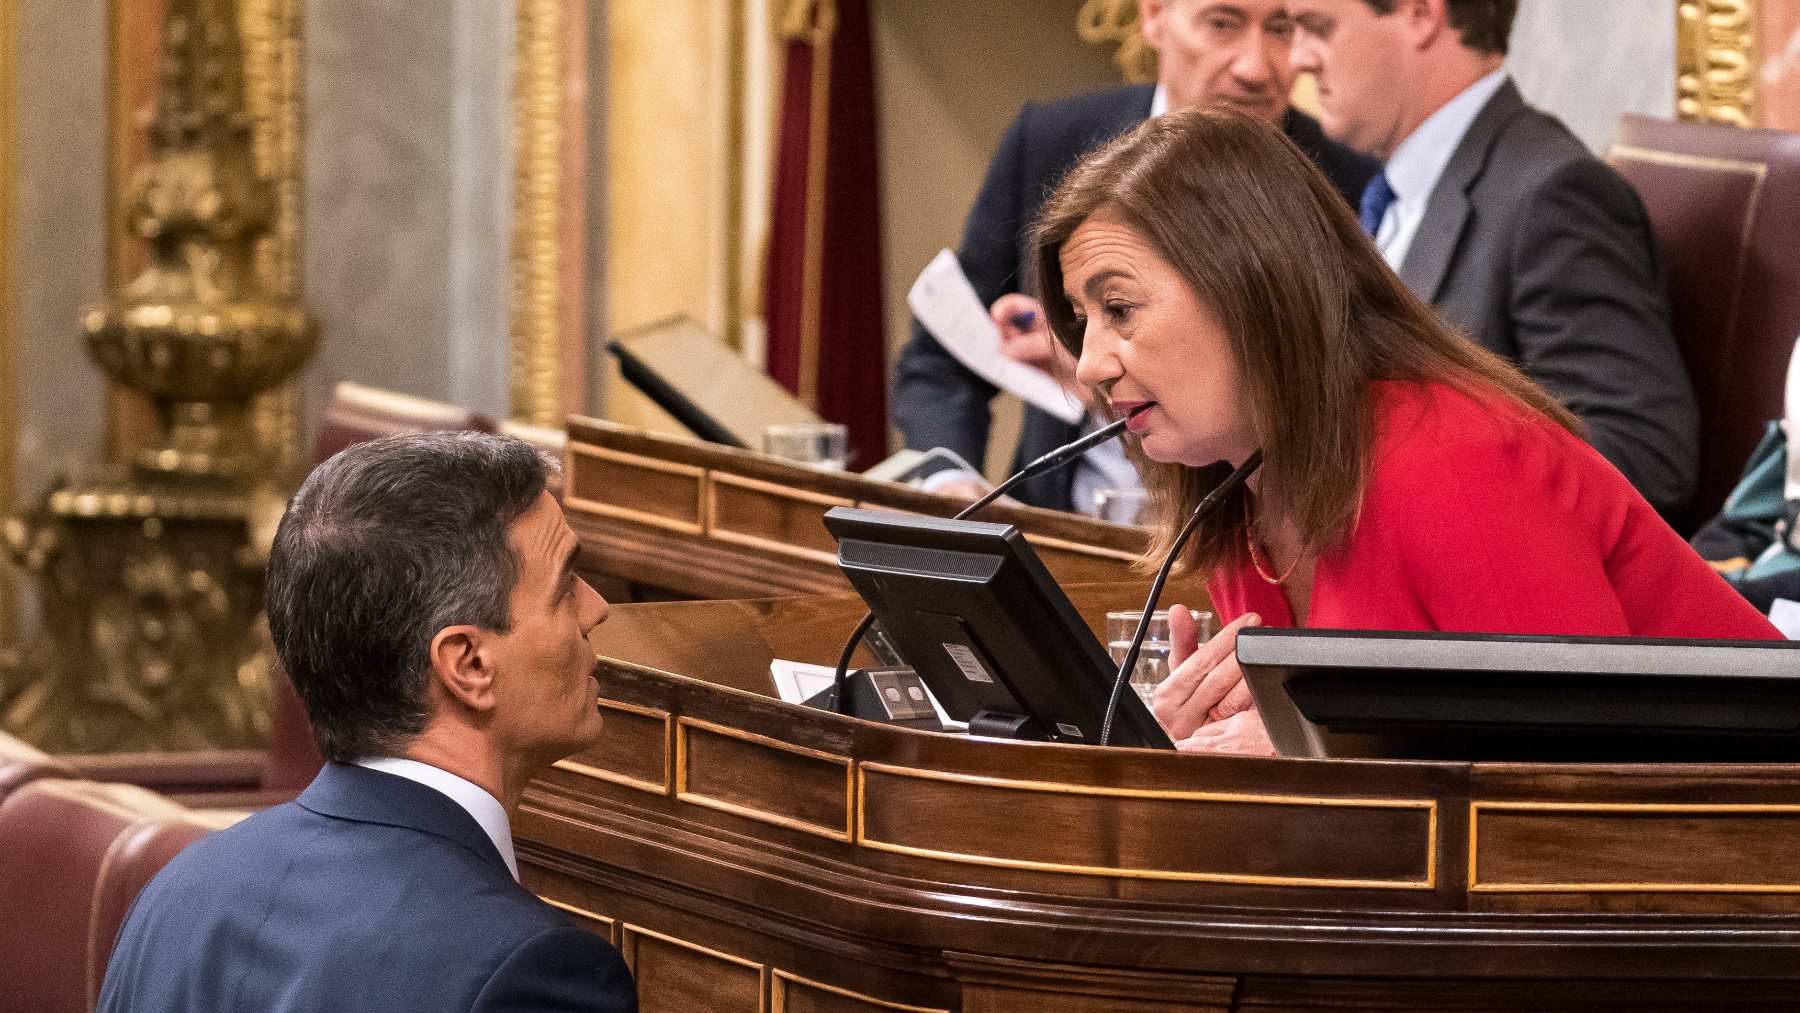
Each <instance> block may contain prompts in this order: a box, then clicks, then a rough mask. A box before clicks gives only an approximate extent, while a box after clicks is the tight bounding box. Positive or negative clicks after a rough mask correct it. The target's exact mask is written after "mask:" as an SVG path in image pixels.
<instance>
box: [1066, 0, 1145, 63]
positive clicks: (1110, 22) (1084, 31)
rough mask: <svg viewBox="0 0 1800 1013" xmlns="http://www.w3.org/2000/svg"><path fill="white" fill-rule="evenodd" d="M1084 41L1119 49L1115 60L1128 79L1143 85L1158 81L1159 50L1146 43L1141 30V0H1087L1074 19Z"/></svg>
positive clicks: (1076, 29) (1077, 30) (1114, 57)
mask: <svg viewBox="0 0 1800 1013" xmlns="http://www.w3.org/2000/svg"><path fill="white" fill-rule="evenodd" d="M1075 31H1076V32H1077V33H1078V34H1080V36H1081V41H1083V42H1093V43H1098V44H1101V45H1112V46H1117V47H1119V48H1118V52H1117V53H1115V54H1114V55H1113V60H1114V61H1115V62H1117V63H1118V65H1119V69H1120V70H1122V71H1124V72H1125V80H1126V81H1128V82H1131V83H1133V84H1142V83H1145V82H1149V81H1154V80H1156V51H1155V50H1153V49H1151V48H1150V47H1149V46H1148V45H1146V44H1145V43H1144V33H1143V32H1141V31H1139V30H1138V0H1085V2H1084V3H1082V5H1081V12H1080V13H1079V14H1077V15H1076V16H1075Z"/></svg>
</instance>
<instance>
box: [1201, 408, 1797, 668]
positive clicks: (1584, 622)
mask: <svg viewBox="0 0 1800 1013" xmlns="http://www.w3.org/2000/svg"><path fill="white" fill-rule="evenodd" d="M1375 405H1376V409H1375V410H1376V412H1377V413H1378V419H1377V427H1376V442H1375V466H1374V469H1373V471H1372V473H1371V475H1370V480H1369V486H1368V489H1367V491H1366V492H1365V494H1364V496H1363V503H1362V513H1361V516H1360V517H1359V518H1358V520H1357V523H1356V527H1355V529H1354V530H1353V531H1352V532H1351V534H1350V537H1349V538H1348V539H1346V540H1345V542H1344V543H1343V544H1341V545H1339V546H1337V547H1336V548H1334V549H1332V550H1331V551H1329V552H1326V553H1325V554H1323V555H1321V556H1320V557H1319V561H1318V566H1317V568H1316V569H1315V571H1314V574H1313V588H1312V600H1311V605H1310V609H1311V614H1310V615H1308V616H1307V617H1306V623H1305V625H1307V626H1310V627H1318V628H1322V629H1368V630H1444V631H1450V632H1460V633H1538V634H1565V635H1588V636H1633V637H1693V638H1741V639H1780V638H1781V634H1780V632H1779V631H1777V630H1776V629H1775V627H1774V626H1773V625H1771V624H1770V623H1769V621H1768V620H1767V619H1766V618H1764V617H1763V616H1762V614H1761V613H1759V612H1757V611H1756V609H1755V608H1754V607H1753V606H1751V605H1750V603H1749V602H1747V601H1745V600H1744V599H1743V598H1742V597H1741V596H1740V595H1739V594H1738V593H1737V592H1736V591H1734V590H1732V589H1731V587H1730V586H1729V585H1727V584H1726V583H1725V581H1724V580H1723V579H1722V578H1720V577H1719V575H1718V574H1716V573H1714V572H1713V571H1712V568H1711V567H1709V566H1707V565H1706V563H1705V562H1703V561H1702V560H1701V559H1700V557H1699V556H1698V555H1697V554H1695V552H1694V550H1693V549H1691V548H1689V547H1688V544H1687V542H1685V541H1683V540H1682V538H1681V536H1680V535H1677V534H1676V533H1675V531H1674V530H1673V529H1672V528H1670V527H1669V526H1668V524H1666V523H1664V522H1663V520H1662V518H1660V517H1658V516H1657V515H1656V511H1655V510H1654V509H1652V508H1651V506H1650V504H1648V503H1646V502H1645V501H1644V498H1643V497H1642V496H1639V495H1638V494H1637V492H1636V491H1635V490H1633V489H1632V487H1631V485H1630V484H1629V483H1627V482H1626V481H1625V478H1624V476H1622V475H1620V474H1619V472H1618V471H1617V470H1616V469H1615V468H1614V467H1613V466H1612V465H1611V464H1608V463H1607V462H1606V460H1605V459H1604V458H1602V457H1601V456H1600V455H1599V454H1598V453H1596V452H1595V451H1594V449H1593V448H1592V447H1590V446H1588V445H1587V444H1586V443H1584V442H1582V441H1581V440H1580V439H1578V438H1577V437H1575V436H1573V435H1571V434H1570V433H1568V432H1567V431H1565V430H1564V429H1562V427H1560V426H1558V425H1557V424H1556V423H1554V422H1552V421H1550V420H1548V419H1545V418H1543V417H1542V416H1539V415H1536V414H1534V413H1531V412H1529V411H1527V410H1525V409H1522V408H1519V407H1517V406H1515V405H1513V404H1512V403H1511V402H1509V401H1507V400H1505V399H1503V398H1501V397H1500V396H1499V395H1494V396H1493V397H1490V398H1473V397H1470V396H1468V395H1465V394H1462V393H1459V392H1457V391H1455V390H1453V389H1451V388H1449V387H1446V386H1443V385H1441V384H1416V383H1401V382H1382V383H1378V384H1376V385H1375ZM1258 549H1259V550H1260V549H1261V546H1260V545H1259V546H1258ZM1263 565H1264V566H1265V567H1267V566H1268V562H1267V560H1264V563H1263ZM1208 587H1209V589H1210V590H1211V591H1212V598H1213V605H1214V608H1216V609H1217V610H1218V612H1219V615H1220V618H1221V620H1222V621H1223V622H1229V621H1231V620H1232V619H1235V618H1237V617H1238V616H1240V615H1242V614H1244V613H1245V612H1256V613H1257V614H1258V615H1259V616H1261V618H1262V621H1263V624H1264V625H1268V626H1293V625H1296V623H1295V622H1294V617H1293V615H1292V614H1291V613H1290V612H1289V609H1288V604H1287V599H1286V598H1285V597H1284V596H1283V595H1282V593H1281V588H1279V587H1276V586H1274V585H1272V584H1269V583H1267V582H1266V581H1264V580H1263V579H1262V578H1261V577H1259V576H1258V575H1257V573H1256V571H1255V570H1254V569H1252V568H1251V564H1250V561H1249V559H1248V557H1247V556H1246V557H1245V558H1243V560H1242V561H1241V562H1240V563H1235V564H1226V565H1225V566H1222V567H1220V568H1219V569H1218V571H1217V572H1215V573H1214V574H1213V575H1212V578H1211V580H1210V581H1209V582H1208Z"/></svg>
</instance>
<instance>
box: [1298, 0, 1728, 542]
mask: <svg viewBox="0 0 1800 1013" xmlns="http://www.w3.org/2000/svg"><path fill="white" fill-rule="evenodd" d="M1287 6H1288V10H1289V12H1290V13H1291V14H1292V15H1293V17H1294V25H1295V32H1294V45H1293V49H1292V51H1291V60H1292V64H1293V67H1294V68H1295V69H1296V70H1299V71H1304V72H1309V73H1312V74H1314V75H1315V76H1316V77H1317V80H1318V85H1319V104H1320V117H1319V122H1320V125H1321V126H1323V127H1324V129H1325V133H1326V134H1327V135H1328V136H1330V137H1332V138H1334V139H1336V140H1338V141H1342V142H1343V143H1345V144H1348V145H1349V146H1350V147H1352V148H1356V149H1357V150H1359V151H1364V152H1368V153H1369V154H1372V155H1374V156H1375V157H1377V158H1379V159H1381V160H1382V161H1383V162H1384V163H1386V164H1385V169H1384V171H1383V173H1382V174H1381V175H1378V176H1376V177H1375V178H1374V180H1372V181H1371V182H1370V183H1369V185H1368V188H1367V189H1366V190H1365V191H1364V193H1363V199H1362V208H1361V210H1362V219H1363V227H1364V229H1365V230H1366V231H1367V232H1369V234H1370V235H1372V236H1374V237H1375V242H1376V245H1377V246H1378V247H1379V248H1380V250H1381V253H1382V256H1383V257H1385V258H1386V259H1387V262H1388V263H1389V264H1390V265H1391V266H1392V267H1393V268H1394V270H1395V271H1397V272H1399V274H1400V278H1401V280H1402V281H1404V282H1406V285H1407V287H1408V288H1410V289H1412V291H1413V293H1414V294H1415V295H1417V296H1418V297H1419V298H1421V299H1423V300H1425V301H1427V302H1429V303H1431V304H1433V305H1434V306H1436V307H1437V309H1438V311H1439V312H1440V313H1442V314H1443V315H1444V316H1445V317H1446V318H1448V319H1449V320H1450V321H1451V322H1452V323H1454V324H1456V325H1457V326H1459V327H1461V328H1462V329H1463V330H1465V331H1467V332H1468V334H1469V335H1470V336H1471V337H1473V338H1474V339H1475V340H1476V341H1478V342H1480V343H1481V344H1482V345H1484V346H1486V347H1487V348H1489V349H1491V350H1493V351H1494V352H1497V353H1499V354H1500V355H1503V356H1505V357H1506V358H1508V359H1511V360H1512V361H1513V362H1515V363H1517V364H1518V366H1519V367H1520V368H1521V369H1523V370H1524V371H1525V373H1526V374H1527V375H1529V376H1530V377H1531V378H1532V379H1534V380H1536V381H1537V382H1538V383H1540V384H1542V385H1543V386H1544V387H1545V388H1546V389H1548V390H1549V391H1550V392H1551V393H1552V394H1555V395H1556V396H1557V397H1558V398H1559V399H1561V400H1562V402H1563V403H1564V404H1566V405H1568V407H1569V410H1570V411H1572V412H1574V413H1575V415H1576V416H1577V417H1578V418H1580V419H1581V421H1582V422H1583V423H1584V424H1585V425H1586V426H1587V430H1588V439H1589V441H1590V442H1591V443H1592V444H1593V445H1594V448H1595V449H1596V450H1598V451H1599V452H1600V453H1601V454H1602V455H1604V456H1605V457H1606V459H1607V460H1609V461H1611V462H1612V463H1613V465H1614V466H1615V467H1617V468H1618V469H1619V470H1620V471H1621V472H1622V473H1624V475H1625V477H1626V478H1628V479H1630V481H1631V483H1632V485H1634V486H1636V487H1637V489H1638V491H1639V492H1641V493H1643V495H1644V498H1645V499H1647V500H1649V501H1650V502H1651V504H1652V505H1654V506H1655V507H1656V508H1657V510H1658V511H1659V512H1660V513H1662V515H1663V516H1664V517H1670V516H1673V515H1675V514H1677V513H1679V512H1680V510H1681V509H1682V508H1683V507H1684V506H1685V505H1686V503H1687V501H1688V499H1689V498H1690V497H1691V496H1692V494H1693V490H1694V484H1695V481H1696V480H1697V477H1698V469H1699V421H1698V412H1697V410H1696V408H1695V404H1694V393H1693V387H1692V385H1691V384H1690V383H1689V381H1688V376H1687V371H1686V369H1685V367H1684V366H1683V364H1682V361H1681V356H1680V353H1679V350H1678V349H1677V347H1676V345H1675V339H1674V337H1673V336H1672V334H1671V333H1670V331H1669V313H1668V305H1667V299H1666V296H1665V294H1664V291H1663V281H1662V277H1661V273H1660V270H1659V268H1658V266H1657V259H1656V249H1655V244H1654V242H1653V240H1652V238H1651V234H1650V226H1649V220H1648V218H1647V217H1646V215H1645V213H1644V209H1643V205H1642V204H1641V202H1640V201H1639V200H1638V197H1637V194H1636V192H1635V191H1633V190H1632V189H1631V185H1630V184H1628V183H1627V182H1625V180H1624V178H1623V177H1621V176H1620V175H1619V174H1618V173H1617V172H1614V171H1613V170H1612V169H1611V168H1610V167H1608V166H1607V165H1606V164H1605V163H1603V162H1601V161H1600V160H1599V159H1597V158H1595V157H1594V156H1593V154H1592V153H1591V152H1589V151H1588V150H1587V148H1586V147H1584V146H1583V145H1582V143H1581V142H1580V141H1579V140H1577V139H1576V138H1575V136H1574V135H1572V134H1571V133H1569V131H1568V129H1567V128H1565V127H1564V126H1563V125H1562V124H1561V123H1560V122H1558V121H1557V120H1556V119H1555V118H1554V117H1552V116H1549V115H1546V114H1544V113H1542V112H1539V111H1538V110H1536V109H1533V108H1531V107H1530V106H1528V105H1526V103H1525V101H1524V99H1523V98H1521V97H1520V95H1519V91H1518V89H1517V88H1516V87H1514V85H1513V83H1512V81H1511V79H1510V78H1509V77H1508V76H1507V73H1506V70H1505V67H1504V60H1505V57H1506V51H1507V41H1508V36H1509V35H1510V33H1511V31H1512V23H1513V16H1514V14H1515V13H1516V12H1517V10H1518V4H1517V0H1288V4H1287Z"/></svg>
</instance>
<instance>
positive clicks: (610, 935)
mask: <svg viewBox="0 0 1800 1013" xmlns="http://www.w3.org/2000/svg"><path fill="white" fill-rule="evenodd" d="M538 900H541V901H543V902H544V903H546V904H548V905H550V906H551V907H553V908H556V909H557V910H559V911H566V912H568V913H569V914H572V915H574V916H575V917H577V918H586V919H588V920H589V921H594V922H599V923H600V924H602V925H605V926H606V941H607V942H609V943H611V944H613V945H614V946H615V947H616V946H618V945H619V920H618V919H617V918H608V917H607V916H605V915H603V914H595V913H594V912H592V911H589V910H588V909H587V908H584V907H576V906H575V905H573V904H569V903H566V902H564V901H560V900H557V899H556V898H554V897H545V896H544V895H542V894H539V895H538Z"/></svg>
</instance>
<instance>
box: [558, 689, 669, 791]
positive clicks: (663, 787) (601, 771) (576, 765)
mask: <svg viewBox="0 0 1800 1013" xmlns="http://www.w3.org/2000/svg"><path fill="white" fill-rule="evenodd" d="M600 709H601V710H615V711H623V712H625V713H627V714H637V715H640V716H642V717H647V718H653V719H655V720H658V721H661V722H662V726H663V755H662V781H661V782H660V783H658V782H656V781H647V780H645V779H643V778H639V777H632V776H631V775H630V774H621V773H619V772H618V771H615V770H608V769H607V768H605V767H596V766H593V765H592V764H587V763H580V762H577V761H575V760H558V761H556V763H555V764H554V766H556V767H557V768H559V769H562V770H566V771H569V772H570V773H574V774H580V775H582V776H584V777H594V778H599V779H600V780H602V781H610V782H612V783H613V784H619V785H623V786H625V787H627V788H635V789H637V790H638V791H646V792H649V793H650V794H652V795H667V794H669V782H670V780H671V778H670V772H671V771H672V770H673V769H674V766H675V730H674V722H672V721H670V720H669V712H668V711H665V710H657V709H656V708H654V707H639V706H638V705H636V704H629V703H620V702H618V701H616V700H607V699H604V698H603V699H601V700H600Z"/></svg>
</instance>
